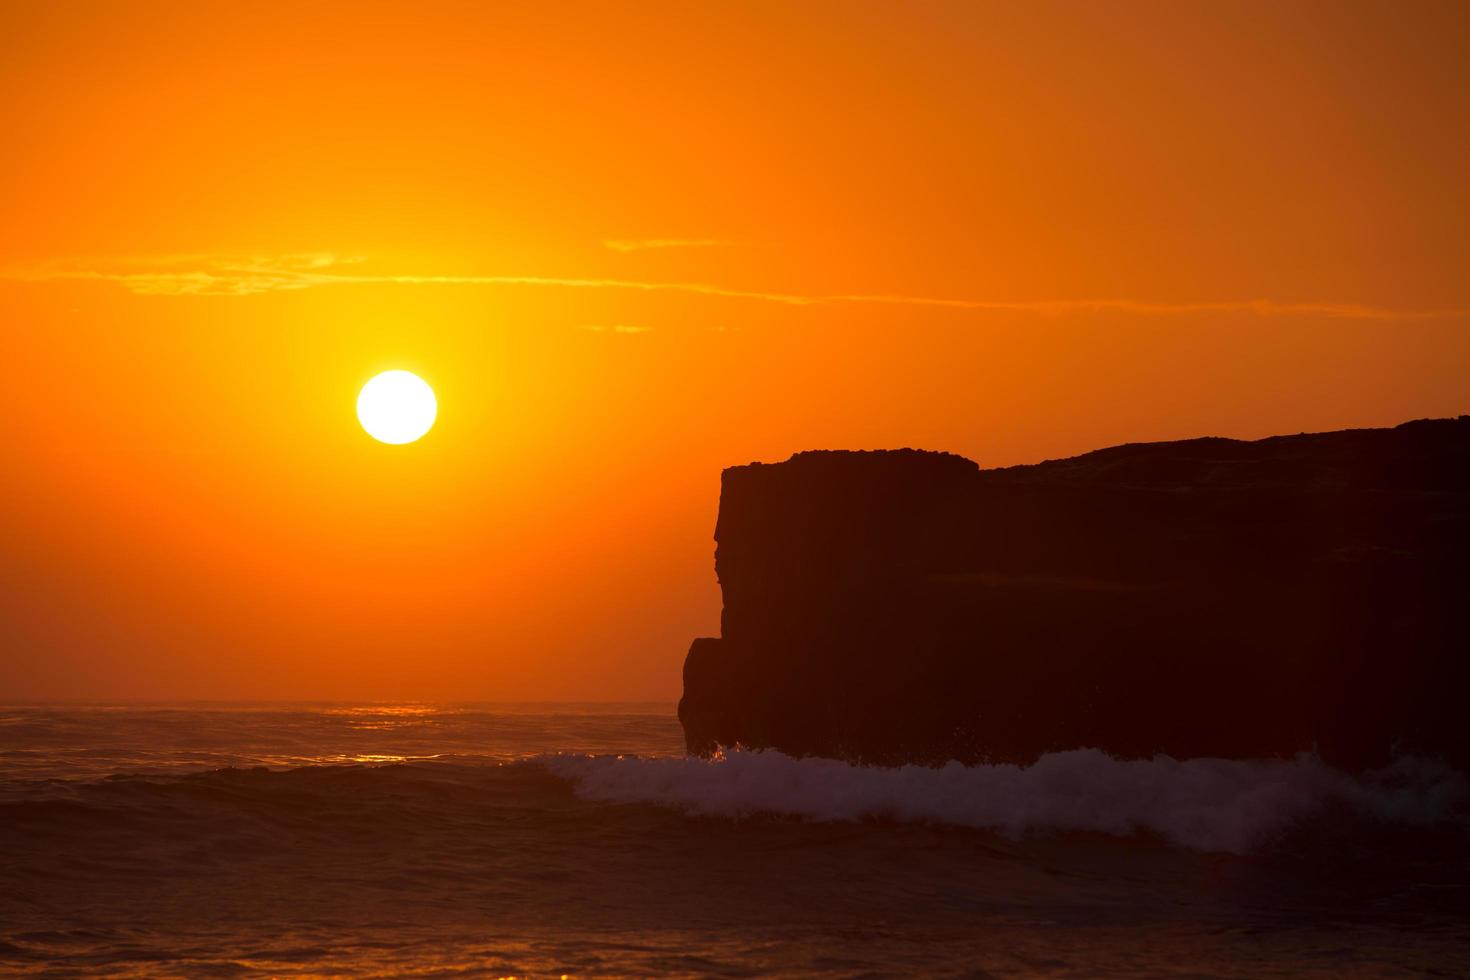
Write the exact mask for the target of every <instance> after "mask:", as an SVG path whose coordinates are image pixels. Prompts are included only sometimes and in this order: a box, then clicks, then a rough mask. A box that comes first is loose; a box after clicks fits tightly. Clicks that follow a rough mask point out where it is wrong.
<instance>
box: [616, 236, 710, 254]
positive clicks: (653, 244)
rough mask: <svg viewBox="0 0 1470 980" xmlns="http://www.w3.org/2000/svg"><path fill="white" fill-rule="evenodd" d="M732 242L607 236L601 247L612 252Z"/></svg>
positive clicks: (698, 246) (703, 245) (706, 239)
mask: <svg viewBox="0 0 1470 980" xmlns="http://www.w3.org/2000/svg"><path fill="white" fill-rule="evenodd" d="M734 244H735V243H734V242H727V241H725V240H724V239H721V238H609V239H606V240H605V241H603V243H602V247H603V248H610V249H612V250H613V251H614V252H641V251H643V250H644V249H650V248H730V247H732V246H733V245H734Z"/></svg>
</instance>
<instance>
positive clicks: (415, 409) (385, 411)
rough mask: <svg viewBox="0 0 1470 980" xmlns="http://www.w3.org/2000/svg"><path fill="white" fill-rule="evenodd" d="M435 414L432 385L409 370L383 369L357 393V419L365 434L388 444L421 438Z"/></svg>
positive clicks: (437, 409) (394, 444) (437, 408)
mask: <svg viewBox="0 0 1470 980" xmlns="http://www.w3.org/2000/svg"><path fill="white" fill-rule="evenodd" d="M438 414H439V404H438V402H437V401H436V400H435V399H434V389H432V388H430V387H429V385H428V382H426V381H424V379H423V378H420V377H419V376H418V375H416V374H414V373H413V372H411V371H384V372H383V373H382V374H380V375H378V376H377V377H375V378H373V379H372V380H371V381H369V382H368V383H367V384H365V385H363V386H362V391H361V392H360V393H359V394H358V396H357V420H358V421H359V422H361V423H362V427H363V429H365V430H366V431H367V434H368V435H370V436H372V437H373V438H374V439H376V440H378V441H379V442H386V443H388V445H390V446H402V445H404V444H406V443H410V442H417V441H418V440H420V439H422V438H423V437H424V435H425V434H427V433H428V431H429V430H430V429H431V428H433V427H434V418H435V416H437V415H438Z"/></svg>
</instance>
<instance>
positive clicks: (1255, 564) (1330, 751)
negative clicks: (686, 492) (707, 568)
mask: <svg viewBox="0 0 1470 980" xmlns="http://www.w3.org/2000/svg"><path fill="white" fill-rule="evenodd" d="M715 539H716V541H717V542H718V548H717V550H716V555H715V569H716V573H717V574H718V576H719V580H720V586H721V589H722V591H723V594H724V613H723V616H722V619H721V633H722V636H721V637H720V638H719V639H699V640H695V641H694V644H693V646H692V647H691V648H690V650H689V656H688V659H687V660H686V662H685V665H684V698H683V700H682V701H681V702H680V704H679V717H680V720H681V721H682V722H683V724H684V731H685V736H686V739H687V741H688V745H689V748H690V749H691V750H692V751H695V752H709V751H711V750H712V749H714V748H715V747H716V746H717V745H733V744H737V743H739V744H743V745H746V746H751V747H773V748H778V749H781V750H783V751H786V752H790V753H794V754H818V755H829V756H838V757H845V758H852V759H860V760H864V761H869V762H877V763H896V762H904V761H919V762H942V761H945V760H948V759H952V758H953V759H960V760H963V761H977V760H982V759H988V760H1005V761H1029V760H1032V759H1034V758H1035V757H1036V756H1038V755H1039V754H1041V753H1043V752H1047V751H1051V750H1058V749H1068V748H1077V747H1082V746H1093V747H1098V748H1102V749H1105V750H1107V751H1109V752H1112V753H1115V754H1117V755H1122V756H1151V755H1153V754H1155V753H1166V754H1169V755H1173V756H1176V757H1192V756H1226V757H1256V756H1279V755H1290V754H1293V753H1295V752H1297V751H1299V750H1303V749H1310V748H1312V747H1313V746H1316V747H1317V748H1318V749H1319V751H1320V752H1321V753H1322V755H1323V757H1324V758H1326V759H1328V760H1329V761H1332V762H1335V763H1337V764H1340V765H1344V766H1347V767H1349V768H1361V767H1363V766H1368V765H1373V764H1377V763H1379V762H1383V761H1385V760H1387V759H1388V758H1389V757H1390V756H1391V754H1392V753H1394V752H1396V751H1399V752H1413V753H1421V754H1431V755H1442V756H1446V757H1448V758H1450V759H1451V760H1452V761H1454V762H1456V763H1457V764H1460V765H1465V764H1466V763H1467V762H1470V724H1467V722H1466V721H1465V710H1466V709H1465V704H1466V696H1467V694H1470V686H1467V681H1470V660H1467V658H1470V417H1465V416H1462V417H1460V418H1458V419H1443V420H1426V421H1418V422H1409V423H1406V424H1404V425H1401V426H1398V427H1397V428H1394V429H1364V430H1351V431H1345V432H1332V433H1322V434H1316V435H1297V436H1279V437H1276V438H1271V439H1263V440H1260V441H1258V442H1238V441H1235V440H1230V439H1193V440H1188V441H1184V442H1171V443H1154V444H1139V445H1126V446H1117V447H1114V448H1111V449H1104V450H1099V451H1097V452H1093V453H1088V454H1086V455H1084V456H1078V457H1076V458H1073V459H1065V460H1055V461H1051V462H1046V463H1041V464H1038V465H1035V466H1018V467H1011V468H1008V469H998V470H981V469H979V468H978V467H977V466H976V465H975V464H974V463H973V462H971V461H969V460H966V459H963V458H961V457H958V456H952V455H948V454H941V453H927V452H918V451H914V450H898V451H889V452H812V453H799V454H797V455H796V456H793V457H792V458H791V459H789V460H787V461H786V462H784V463H776V464H767V465H763V464H760V463H753V464H751V465H749V466H736V467H732V468H730V469H727V470H726V471H725V472H724V476H723V485H722V490H721V495H720V516H719V523H718V525H717V527H716V529H715Z"/></svg>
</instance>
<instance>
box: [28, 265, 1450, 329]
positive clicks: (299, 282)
mask: <svg viewBox="0 0 1470 980" xmlns="http://www.w3.org/2000/svg"><path fill="white" fill-rule="evenodd" d="M363 261H364V260H363V259H362V258H361V257H359V256H340V255H335V254H332V253H327V252H320V253H318V252H312V253H299V254H291V255H278V256H249V257H229V256H217V255H170V256H153V257H141V258H136V257H135V258H110V259H90V260H83V259H72V260H66V261H59V262H53V263H48V264H46V265H43V266H35V267H31V268H28V269H11V270H7V271H5V272H3V273H0V278H4V279H9V280H13V281H15V280H19V281H28V282H50V281H59V280H83V281H96V282H110V283H116V284H118V285H120V286H122V287H124V288H126V289H128V290H130V291H132V292H134V293H139V294H143V295H154V296H248V295H253V294H258V293H269V292H279V291H287V290H299V289H311V288H316V287H321V286H341V285H398V286H528V287H550V288H565V289H608V290H627V291H634V292H649V293H684V294H692V295H697V296H711V297H718V298H725V299H741V300H751V301H756V302H763V303H776V304H782V305H786V306H838V305H846V304H853V305H886V306H927V307H938V308H944V309H954V310H974V311H979V312H995V313H1026V314H1032V315H1036V316H1069V315H1076V314H1090V313H1126V314H1132V315H1135V316H1156V317H1170V316H1191V315H1200V314H1212V313H1213V314H1218V313H1238V314H1244V315H1250V316H1257V317H1292V316H1312V317H1330V318H1337V319H1343V320H1441V319H1455V318H1463V317H1470V309H1467V308H1459V307H1454V308H1438V309H1422V310H1413V309H1397V308H1391V307H1383V306H1371V305H1366V304H1360V303H1337V302H1318V301H1308V302H1283V301H1279V300H1270V299H1245V300H1203V301H1188V302H1157V301H1152V300H1139V299H1118V298H1104V299H1058V300H1053V299H1040V300H992V299H963V298H946V297H934V296H910V295H901V294H893V293H813V294H805V293H781V292H765V291H761V290H752V289H736V288H731V287H727V286H718V285H712V284H709V283H698V282H657V281H645V280H639V279H605V278H575V277H567V276H524V275H459V274H457V275H426V274H423V273H384V272H373V271H368V270H366V269H360V268H357V266H358V265H359V264H360V263H362V262H363Z"/></svg>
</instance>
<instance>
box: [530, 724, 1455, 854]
mask: <svg viewBox="0 0 1470 980" xmlns="http://www.w3.org/2000/svg"><path fill="white" fill-rule="evenodd" d="M537 762H538V763H539V764H540V765H543V766H545V767H546V768H547V769H548V770H550V771H551V772H552V773H554V774H556V775H557V776H560V777H561V778H564V779H567V780H569V781H571V782H572V784H573V786H574V787H575V790H576V792H577V794H578V795H579V796H581V797H582V798H584V799H588V800H594V801H599V802H612V803H651V804H657V805H662V806H670V807H676V808H679V809H682V810H684V811H686V812H688V813H691V814H699V815H710V816H728V817H743V816H749V815H753V814H759V813H768V814H779V815H788V816H798V817H805V818H808V819H811V820H817V821H845V820H860V819H874V818H876V819H889V820H897V821H910V822H928V823H938V824H948V825H953V826H960V827H971V828H976V829H983V830H991V831H996V832H999V833H1002V834H1006V835H1008V836H1013V837H1019V836H1021V835H1024V834H1027V833H1046V832H1061V831H1091V832H1098V833H1104V834H1112V835H1118V836H1131V835H1137V834H1156V835H1158V836H1160V837H1162V838H1164V839H1165V840H1167V841H1169V842H1171V843H1174V844H1177V845H1180V846H1182V847H1187V848H1193V849H1196V850H1202V851H1223V852H1230V853H1236V854H1243V853H1248V852H1250V851H1251V850H1253V849H1255V848H1256V847H1258V846H1259V845H1260V844H1262V843H1263V842H1265V841H1267V840H1269V839H1270V838H1272V837H1274V836H1276V835H1278V834H1280V833H1281V832H1282V831H1283V830H1285V829H1286V828H1287V827H1289V826H1290V825H1291V824H1293V823H1294V822H1296V821H1298V820H1300V819H1302V818H1304V817H1306V816H1308V815H1309V814H1311V813H1313V812H1314V811H1318V810H1320V809H1322V808H1324V807H1328V806H1332V805H1338V806H1347V807H1349V808H1351V809H1353V810H1356V811H1358V812H1360V813H1362V814H1364V815H1366V816H1368V817H1371V818H1376V819H1382V820H1388V821H1393V822H1401V823H1416V824H1422V823H1433V822H1438V821H1444V820H1450V819H1457V818H1458V816H1459V815H1460V814H1462V813H1463V810H1464V807H1465V803H1466V800H1467V797H1470V787H1467V782H1466V779H1465V777H1464V776H1463V775H1462V774H1460V773H1458V772H1455V771H1454V770H1451V769H1448V768H1446V767H1444V766H1441V765H1438V764H1434V763H1428V762H1422V761H1419V760H1412V759H1404V760H1400V761H1399V762H1398V763H1397V764H1396V765H1394V766H1393V767H1391V768H1389V769H1385V770H1380V771H1377V772H1373V773H1367V774H1364V775H1362V776H1352V775H1349V774H1347V773H1344V772H1341V771H1339V770H1336V769H1333V768H1331V767H1329V766H1327V765H1325V764H1323V763H1322V762H1321V761H1320V760H1319V759H1317V758H1316V757H1315V756H1311V755H1301V756H1298V757H1297V758H1295V759H1290V760H1229V759H1186V760H1177V759H1172V758H1169V757H1167V756H1156V757H1154V758H1152V759H1133V760H1125V759H1116V758H1113V757H1111V756H1109V755H1107V754H1105V753H1103V752H1100V751H1098V750H1096V749H1076V750H1072V751H1067V752H1054V753H1049V754H1047V755H1044V756H1042V757H1041V758H1040V759H1038V760H1037V761H1036V762H1035V763H1034V764H1032V765H1029V766H1017V765H977V766H964V765H961V764H959V763H957V762H951V763H949V764H948V765H946V766H942V767H939V768H925V767H921V766H901V767H897V768H879V767H869V766H856V765H851V764H849V763H846V762H841V761H837V760H832V759H819V758H801V759H797V758H792V757H790V756H787V755H783V754H782V753H780V752H770V751H767V752H749V751H740V750H733V751H729V752H725V753H722V754H720V755H719V756H717V757H716V758H714V759H698V758H658V759H645V758H636V757H622V756H619V757H610V756H572V755H558V756H545V757H542V758H540V759H538V760H537Z"/></svg>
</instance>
